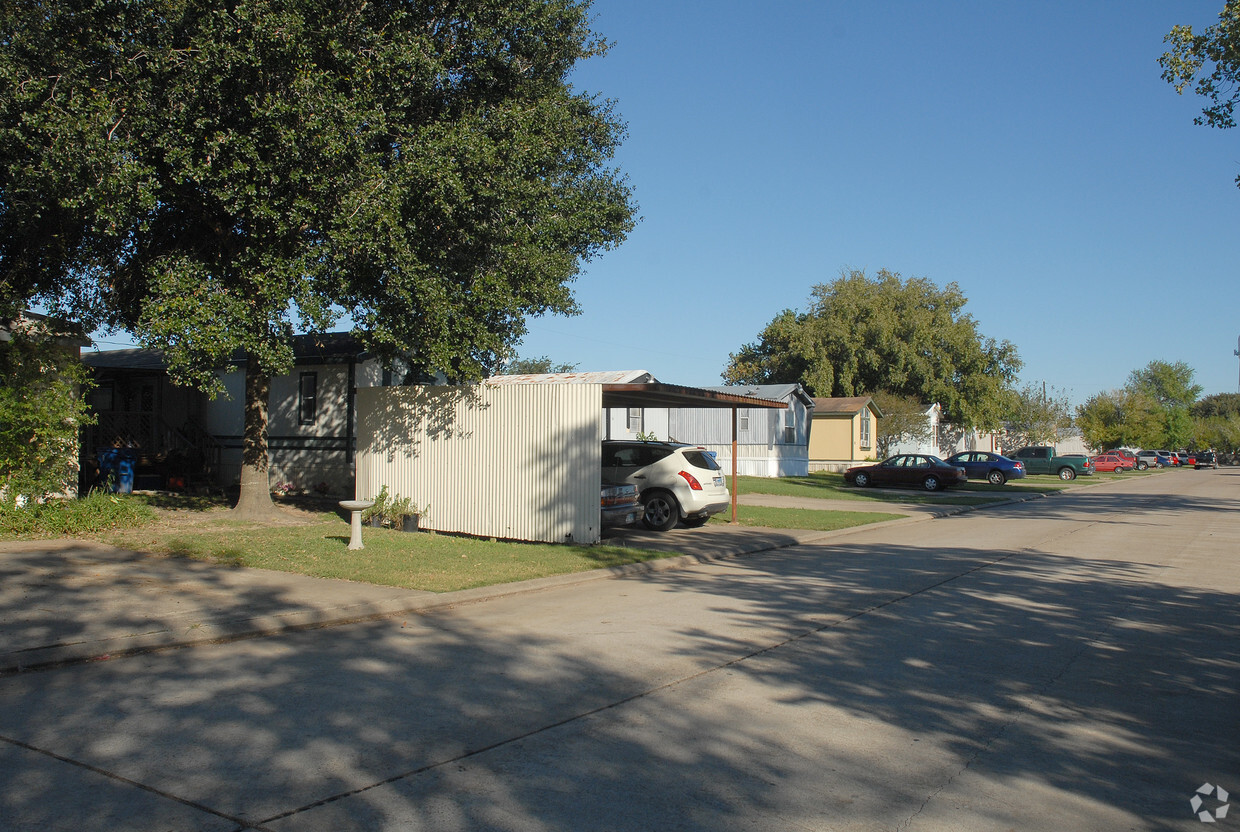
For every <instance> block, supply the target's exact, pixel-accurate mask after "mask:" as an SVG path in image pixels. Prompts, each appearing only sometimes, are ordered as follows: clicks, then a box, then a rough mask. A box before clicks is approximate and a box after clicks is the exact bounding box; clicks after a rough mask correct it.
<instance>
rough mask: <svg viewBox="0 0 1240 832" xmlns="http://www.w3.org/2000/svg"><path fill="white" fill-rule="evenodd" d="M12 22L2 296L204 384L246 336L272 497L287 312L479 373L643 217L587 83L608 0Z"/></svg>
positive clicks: (389, 350)
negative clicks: (269, 401) (269, 436)
mask: <svg viewBox="0 0 1240 832" xmlns="http://www.w3.org/2000/svg"><path fill="white" fill-rule="evenodd" d="M0 31H3V32H4V35H3V36H2V37H0V88H2V89H3V95H2V96H0V159H2V160H3V161H2V162H0V296H2V297H0V300H6V299H7V300H16V301H19V302H22V303H26V304H32V303H41V304H42V305H44V306H45V307H46V308H48V309H49V310H51V311H53V312H55V313H57V314H61V315H66V316H68V317H70V318H72V319H74V320H77V321H81V322H83V323H84V324H86V325H87V326H88V327H89V326H94V325H97V324H103V325H106V326H113V327H122V328H125V329H128V330H130V331H131V332H133V333H134V334H135V335H136V336H137V337H138V339H139V341H140V342H141V343H142V344H143V345H145V346H148V347H154V348H158V349H161V350H163V351H164V353H165V356H166V358H167V361H168V366H169V372H170V374H171V375H172V377H173V378H174V379H175V380H178V381H181V382H186V383H192V384H194V385H196V386H199V387H201V388H203V389H208V390H211V389H214V388H215V386H216V385H217V384H218V381H217V377H216V375H215V370H216V369H217V368H218V367H220V366H221V365H222V364H223V363H224V362H225V360H226V359H227V358H228V357H229V356H230V355H232V354H233V353H234V352H235V351H236V350H239V349H240V350H244V351H245V352H246V354H247V355H248V364H247V394H246V395H247V421H246V448H247V450H246V470H247V471H248V472H251V473H253V474H254V479H253V482H254V483H255V484H254V486H253V488H252V489H251V490H253V491H257V490H258V489H260V488H261V490H262V491H263V496H264V497H265V496H266V488H267V484H266V390H267V387H266V383H267V381H266V380H267V379H268V378H269V377H270V376H272V375H275V374H279V373H283V372H286V371H287V370H288V369H289V368H290V367H291V364H292V360H293V356H292V351H291V347H290V343H289V336H290V334H292V333H293V332H295V331H310V332H316V331H326V330H328V329H330V328H331V327H332V326H333V325H334V324H335V323H336V322H337V321H339V320H340V319H341V318H342V317H344V316H346V315H347V316H348V317H349V318H351V320H352V321H353V322H354V325H355V327H356V329H355V333H356V334H357V335H358V337H359V338H360V339H361V340H362V342H363V343H364V344H365V345H366V347H367V348H368V349H370V350H371V351H373V352H375V353H377V354H380V355H385V356H391V355H397V354H399V355H401V356H402V357H403V358H405V359H406V360H408V361H409V362H410V363H411V364H413V365H415V366H419V365H420V366H422V367H424V368H425V369H426V370H427V371H429V372H436V371H440V372H443V373H445V374H446V375H447V376H448V377H449V378H455V379H468V378H476V377H478V376H481V375H483V374H485V373H486V372H488V371H489V370H490V369H491V368H493V367H494V366H495V365H496V364H497V363H498V358H499V357H501V356H503V355H507V354H510V353H511V348H512V346H513V345H514V344H515V343H516V342H517V341H518V340H519V339H520V336H521V335H522V334H523V333H524V330H525V320H526V318H527V317H528V316H530V315H539V314H544V313H548V312H551V313H564V314H571V313H573V312H575V311H576V305H575V302H574V299H573V296H572V292H571V289H570V287H569V283H570V282H571V281H572V280H573V279H574V278H575V277H576V276H577V274H578V272H579V269H580V267H581V264H582V263H583V261H586V260H588V259H590V258H591V257H593V256H595V255H597V254H599V253H600V252H602V251H604V250H606V249H609V248H611V247H613V246H616V245H618V244H619V243H620V242H621V241H622V240H623V239H624V237H625V236H626V234H627V233H628V231H629V230H630V229H631V227H632V224H633V212H634V206H633V204H632V195H631V192H630V189H629V187H628V184H627V181H626V180H625V178H624V177H623V176H622V175H621V174H620V173H619V172H618V171H617V170H616V169H615V168H614V167H613V166H612V165H611V160H612V157H613V153H614V150H615V149H616V147H617V146H618V144H619V142H620V141H621V140H622V139H623V136H624V125H623V123H622V122H621V121H620V120H619V118H618V116H617V114H616V113H615V111H614V108H613V105H612V103H611V102H609V101H607V100H602V99H599V98H597V97H595V96H593V95H590V94H587V93H584V92H580V91H578V90H575V89H574V88H573V86H572V85H571V84H570V83H569V82H568V77H569V73H570V72H571V70H572V69H573V67H574V65H575V64H577V62H578V61H580V60H583V59H586V58H589V57H591V56H596V55H600V54H602V53H603V52H605V50H606V46H607V45H606V43H605V42H604V41H602V40H601V39H600V38H599V37H598V36H597V35H596V34H595V33H594V32H593V31H592V30H591V29H590V26H589V19H588V0H507V2H503V3H497V2H491V1H490V0H464V1H463V2H459V3H452V4H422V3H418V4H414V3H405V2H370V1H369V0H329V2H326V3H324V2H322V0H250V2H239V0H223V2H221V0H128V2H97V1H96V0H60V2H57V3H51V4H49V3H46V2H44V1H43V0H10V2H6V3H4V4H3V6H2V10H0ZM260 469H261V477H259V476H258V472H259V470H260ZM242 487H243V501H244V500H245V492H246V490H247V481H246V479H245V476H244V475H243V486H242Z"/></svg>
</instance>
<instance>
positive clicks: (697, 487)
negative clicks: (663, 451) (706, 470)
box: [677, 471, 702, 491]
mask: <svg viewBox="0 0 1240 832" xmlns="http://www.w3.org/2000/svg"><path fill="white" fill-rule="evenodd" d="M677 473H678V474H680V475H681V476H682V477H684V478H685V482H687V483H689V488H691V489H693V490H694V491H701V490H702V484H701V483H700V482H698V481H697V477H695V476H693V475H692V474H690V473H689V472H688V471H678V472H677Z"/></svg>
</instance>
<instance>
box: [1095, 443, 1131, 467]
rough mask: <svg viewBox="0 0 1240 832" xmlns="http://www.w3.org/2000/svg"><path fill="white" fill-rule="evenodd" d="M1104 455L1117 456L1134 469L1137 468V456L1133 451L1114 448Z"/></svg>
mask: <svg viewBox="0 0 1240 832" xmlns="http://www.w3.org/2000/svg"><path fill="white" fill-rule="evenodd" d="M1102 453H1104V454H1115V456H1118V457H1123V459H1124V461H1125V462H1126V463H1127V464H1128V465H1129V466H1130V467H1132V468H1136V467H1137V455H1136V454H1134V453H1133V452H1132V451H1129V450H1125V449H1124V448H1112V449H1111V450H1109V451H1103V452H1102Z"/></svg>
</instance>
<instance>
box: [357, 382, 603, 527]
mask: <svg viewBox="0 0 1240 832" xmlns="http://www.w3.org/2000/svg"><path fill="white" fill-rule="evenodd" d="M357 407H358V454H357V485H356V496H357V498H358V499H369V498H372V497H374V496H375V495H376V494H378V493H379V489H380V488H381V487H382V486H383V485H385V484H386V485H387V487H388V492H389V493H392V494H399V495H401V496H403V497H411V498H412V499H413V500H414V502H416V503H417V504H418V506H419V507H420V508H421V509H422V510H423V512H422V517H421V526H422V527H423V528H428V529H435V530H437V531H444V532H461V533H464V534H472V535H480V536H485V537H498V538H508V539H514V540H537V541H544V542H563V541H567V540H572V541H576V542H579V543H594V542H597V541H598V540H599V531H600V530H599V484H600V477H601V473H602V468H601V462H602V460H601V444H600V443H601V441H602V426H601V424H600V419H599V414H600V413H601V412H602V407H603V392H602V386H601V385H598V384H512V385H488V384H480V385H473V386H468V387H370V388H361V389H359V390H358V391H357Z"/></svg>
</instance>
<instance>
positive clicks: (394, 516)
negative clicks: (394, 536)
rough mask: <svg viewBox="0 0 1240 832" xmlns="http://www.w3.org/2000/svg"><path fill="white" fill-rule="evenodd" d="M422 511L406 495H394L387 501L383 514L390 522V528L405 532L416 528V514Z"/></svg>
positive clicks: (413, 530)
mask: <svg viewBox="0 0 1240 832" xmlns="http://www.w3.org/2000/svg"><path fill="white" fill-rule="evenodd" d="M421 513H422V511H421V509H419V508H418V504H417V503H415V502H414V501H413V500H411V499H409V498H408V497H401V496H400V495H396V496H395V497H393V498H392V499H390V500H389V501H388V504H387V508H386V509H385V511H384V516H385V517H386V518H387V519H388V522H390V523H391V524H392V528H394V529H400V530H401V531H405V532H416V531H417V530H418V516H419V515H420V514H421Z"/></svg>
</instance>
